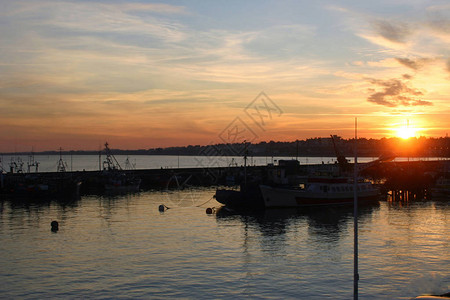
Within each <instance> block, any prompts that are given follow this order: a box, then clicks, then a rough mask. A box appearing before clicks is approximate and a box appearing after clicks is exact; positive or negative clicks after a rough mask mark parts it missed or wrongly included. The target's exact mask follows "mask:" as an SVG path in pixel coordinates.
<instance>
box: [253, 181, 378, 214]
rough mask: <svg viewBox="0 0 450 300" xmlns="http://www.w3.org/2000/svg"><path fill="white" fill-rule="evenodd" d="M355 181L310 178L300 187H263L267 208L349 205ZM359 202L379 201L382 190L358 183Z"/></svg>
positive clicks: (361, 182)
mask: <svg viewBox="0 0 450 300" xmlns="http://www.w3.org/2000/svg"><path fill="white" fill-rule="evenodd" d="M354 186H355V184H354V182H353V181H352V180H351V179H349V178H346V177H310V178H308V180H307V182H306V183H304V184H302V185H299V186H298V187H272V186H269V185H261V186H260V189H261V193H262V196H263V200H264V205H265V207H302V206H316V205H348V204H353V201H354V191H353V189H354ZM356 189H357V196H358V202H359V203H364V202H370V201H375V200H378V197H379V190H378V189H377V188H376V187H374V186H373V185H372V184H371V183H370V182H367V181H358V182H357V183H356Z"/></svg>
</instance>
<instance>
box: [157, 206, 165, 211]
mask: <svg viewBox="0 0 450 300" xmlns="http://www.w3.org/2000/svg"><path fill="white" fill-rule="evenodd" d="M158 210H159V211H160V212H164V211H165V210H166V206H165V205H164V204H161V205H160V206H159V207H158Z"/></svg>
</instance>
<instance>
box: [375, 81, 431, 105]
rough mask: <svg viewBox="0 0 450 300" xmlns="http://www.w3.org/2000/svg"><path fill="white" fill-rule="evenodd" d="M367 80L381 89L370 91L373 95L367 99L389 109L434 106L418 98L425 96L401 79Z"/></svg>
mask: <svg viewBox="0 0 450 300" xmlns="http://www.w3.org/2000/svg"><path fill="white" fill-rule="evenodd" d="M405 75H407V74H405ZM405 75H403V77H404V76H405ZM408 77H410V78H411V77H412V76H410V75H408ZM367 80H368V81H369V82H370V83H372V84H373V85H375V86H378V87H381V91H377V90H376V89H373V88H370V89H369V92H370V93H371V95H370V96H369V97H368V98H367V101H369V102H372V103H376V104H379V105H384V106H388V107H397V106H429V105H433V103H431V102H429V101H425V100H421V99H418V97H420V96H423V93H422V92H421V91H419V90H418V89H415V88H411V87H409V86H408V85H407V84H406V83H405V82H403V81H402V80H401V79H395V78H394V79H389V80H380V79H372V78H368V79H367Z"/></svg>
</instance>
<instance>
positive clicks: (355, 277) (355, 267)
mask: <svg viewBox="0 0 450 300" xmlns="http://www.w3.org/2000/svg"><path fill="white" fill-rule="evenodd" d="M357 127H358V123H357V118H355V163H354V170H353V171H354V174H353V176H354V178H353V223H354V226H353V229H354V232H353V237H354V240H353V299H358V280H359V274H358V193H357V187H358V177H357V176H358V171H357V169H358V148H357V145H358V142H357V141H358V135H357Z"/></svg>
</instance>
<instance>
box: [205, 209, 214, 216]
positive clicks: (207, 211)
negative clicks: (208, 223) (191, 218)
mask: <svg viewBox="0 0 450 300" xmlns="http://www.w3.org/2000/svg"><path fill="white" fill-rule="evenodd" d="M212 213H213V209H212V208H211V207H208V208H207V209H206V214H208V215H210V214H212Z"/></svg>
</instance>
